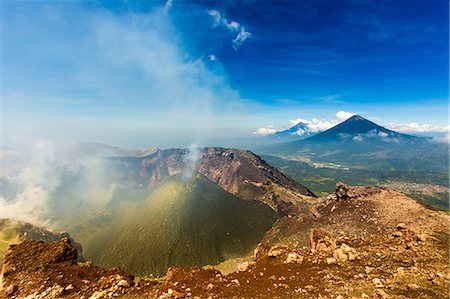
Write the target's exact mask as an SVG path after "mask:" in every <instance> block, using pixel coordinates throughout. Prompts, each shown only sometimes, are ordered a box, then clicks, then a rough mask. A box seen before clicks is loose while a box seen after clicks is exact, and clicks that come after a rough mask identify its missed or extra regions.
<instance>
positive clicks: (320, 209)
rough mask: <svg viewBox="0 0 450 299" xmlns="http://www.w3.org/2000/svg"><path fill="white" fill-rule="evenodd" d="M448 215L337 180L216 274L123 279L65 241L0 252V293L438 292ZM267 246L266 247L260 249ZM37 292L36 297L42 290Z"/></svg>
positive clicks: (442, 288) (445, 282)
mask: <svg viewBox="0 0 450 299" xmlns="http://www.w3.org/2000/svg"><path fill="white" fill-rule="evenodd" d="M448 224H449V216H448V214H446V213H445V212H437V211H432V210H429V209H427V208H426V207H424V206H422V205H420V204H419V203H417V202H415V201H414V200H412V199H410V198H408V197H406V196H404V195H402V194H400V193H398V192H394V191H391V190H386V189H372V188H366V187H355V188H353V187H349V186H345V185H342V184H341V185H339V184H338V186H337V192H336V193H335V194H333V195H332V196H330V197H329V198H327V199H323V200H322V202H321V203H319V204H317V205H315V206H313V207H311V213H310V214H305V213H299V214H292V215H289V216H286V217H283V218H282V219H280V220H279V221H278V222H277V223H276V224H275V225H274V227H273V229H272V230H271V231H269V232H268V233H267V234H266V237H265V240H264V243H265V244H268V245H263V244H260V245H259V246H258V247H257V249H256V250H255V254H254V256H253V257H252V258H251V259H250V262H248V263H245V264H241V265H239V267H238V268H239V270H237V271H235V272H232V273H230V274H228V275H223V274H221V273H220V272H219V271H217V270H214V269H200V268H192V269H169V271H168V273H167V275H166V277H165V278H161V279H150V278H146V279H144V278H137V279H134V280H133V277H132V276H131V275H127V274H125V273H123V272H122V271H120V270H118V269H112V270H103V269H101V268H98V267H95V266H89V265H78V264H77V263H76V252H75V249H74V248H73V246H71V245H70V242H69V241H68V240H67V239H66V240H62V241H57V242H54V243H50V244H45V243H42V242H34V241H26V242H24V243H22V244H20V245H15V246H13V247H10V249H9V250H8V251H7V253H6V256H5V260H4V268H3V274H2V279H3V280H2V286H3V289H2V295H3V296H6V295H7V294H8V295H9V296H10V297H16V298H24V297H26V296H30V297H29V298H83V297H84V298H110V297H117V296H119V297H122V298H184V297H193V298H195V297H197V298H448V295H449V292H448V286H449V278H450V273H449V242H448V241H449V234H448V233H449V230H448ZM269 245H270V246H269ZM43 295H45V296H43Z"/></svg>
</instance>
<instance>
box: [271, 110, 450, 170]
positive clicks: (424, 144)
mask: <svg viewBox="0 0 450 299" xmlns="http://www.w3.org/2000/svg"><path fill="white" fill-rule="evenodd" d="M263 152H265V153H270V154H274V155H281V156H283V157H290V158H293V159H301V160H305V159H306V160H309V161H312V162H320V163H322V164H323V163H334V164H340V165H345V166H349V167H353V168H366V169H372V170H401V171H434V172H447V170H448V145H446V144H442V143H436V142H433V141H432V140H431V139H428V138H421V137H416V136H411V135H407V134H402V133H398V132H395V131H392V130H389V129H386V128H384V127H382V126H380V125H378V124H376V123H374V122H372V121H370V120H367V119H365V118H364V117H362V116H359V115H354V116H352V117H351V118H349V119H347V120H346V121H344V122H342V123H340V124H338V125H336V126H334V127H332V128H330V129H328V130H326V131H324V132H321V133H319V134H316V135H314V136H311V137H309V138H306V139H303V140H298V141H294V142H290V143H287V144H283V145H282V146H273V147H267V148H266V150H265V151H263Z"/></svg>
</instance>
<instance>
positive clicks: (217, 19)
mask: <svg viewBox="0 0 450 299" xmlns="http://www.w3.org/2000/svg"><path fill="white" fill-rule="evenodd" d="M208 14H209V15H210V16H211V17H212V18H213V26H214V27H218V26H222V27H224V28H226V29H227V30H228V31H229V32H231V33H237V35H236V37H235V38H234V39H233V40H232V41H231V46H232V47H233V49H234V50H235V51H237V50H238V49H239V48H240V47H241V46H242V45H243V44H244V42H245V41H246V40H247V39H249V38H250V37H252V34H251V33H250V32H249V31H247V30H245V27H244V26H242V25H241V24H240V23H238V22H236V21H229V20H228V19H227V18H225V17H224V16H223V15H222V14H221V13H220V12H219V11H218V10H215V9H210V10H208Z"/></svg>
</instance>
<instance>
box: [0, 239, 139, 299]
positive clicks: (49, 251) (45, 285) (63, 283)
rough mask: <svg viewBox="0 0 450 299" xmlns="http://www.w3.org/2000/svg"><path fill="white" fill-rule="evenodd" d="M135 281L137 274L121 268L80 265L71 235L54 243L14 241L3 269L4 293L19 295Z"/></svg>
mask: <svg viewBox="0 0 450 299" xmlns="http://www.w3.org/2000/svg"><path fill="white" fill-rule="evenodd" d="M132 283H133V276H131V275H129V274H125V273H124V272H122V271H120V270H118V269H113V270H104V269H101V268H98V267H94V266H80V265H78V263H77V250H76V248H75V247H74V246H73V245H72V244H71V241H70V239H68V238H64V239H62V240H59V241H55V242H53V243H44V242H42V241H24V242H23V243H21V244H18V245H10V246H9V248H8V250H7V251H6V253H5V256H4V260H3V267H2V273H1V288H2V291H3V292H4V294H5V295H7V296H16V297H18V298H23V297H26V296H29V298H39V297H42V298H59V297H61V296H75V297H76V296H79V295H80V294H83V295H90V294H91V293H92V294H93V293H95V291H97V290H98V291H101V290H105V289H108V288H110V289H111V288H112V289H111V291H112V292H117V291H118V290H119V289H121V288H125V287H127V286H130V285H131V284H132ZM115 286H117V288H114V287H115ZM119 291H120V290H119Z"/></svg>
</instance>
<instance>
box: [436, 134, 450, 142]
mask: <svg viewBox="0 0 450 299" xmlns="http://www.w3.org/2000/svg"><path fill="white" fill-rule="evenodd" d="M433 141H434V142H440V143H450V133H447V134H445V135H444V136H437V137H434V138H433Z"/></svg>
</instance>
